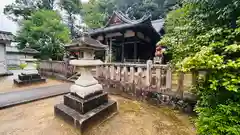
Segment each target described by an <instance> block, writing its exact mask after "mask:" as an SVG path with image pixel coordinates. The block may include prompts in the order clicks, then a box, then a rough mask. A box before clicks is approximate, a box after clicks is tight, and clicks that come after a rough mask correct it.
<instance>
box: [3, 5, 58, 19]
mask: <svg viewBox="0 0 240 135" xmlns="http://www.w3.org/2000/svg"><path fill="white" fill-rule="evenodd" d="M54 1H55V0H15V2H14V3H12V4H10V5H7V6H6V7H5V8H4V14H5V15H7V16H8V17H9V18H11V19H12V20H13V21H20V20H21V19H28V18H29V17H30V16H31V14H32V13H33V12H34V11H36V10H39V9H47V10H52V9H53V7H54V6H53V5H54Z"/></svg>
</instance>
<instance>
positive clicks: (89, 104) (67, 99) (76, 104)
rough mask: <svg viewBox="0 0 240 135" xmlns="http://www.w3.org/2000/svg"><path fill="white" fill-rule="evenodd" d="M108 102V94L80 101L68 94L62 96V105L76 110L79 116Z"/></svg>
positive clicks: (104, 93)
mask: <svg viewBox="0 0 240 135" xmlns="http://www.w3.org/2000/svg"><path fill="white" fill-rule="evenodd" d="M107 102H108V94H107V93H106V92H103V93H101V94H98V95H96V96H94V97H91V98H89V99H85V100H84V99H82V98H80V97H78V96H76V95H73V94H68V95H65V96H64V105H66V106H68V107H70V108H72V109H74V110H76V111H77V112H79V113H81V114H85V113H87V112H88V111H90V110H92V109H94V108H96V107H98V106H100V105H102V104H104V103H107Z"/></svg>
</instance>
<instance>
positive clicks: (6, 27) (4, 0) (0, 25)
mask: <svg viewBox="0 0 240 135" xmlns="http://www.w3.org/2000/svg"><path fill="white" fill-rule="evenodd" d="M14 1H15V0H0V3H1V4H0V30H2V31H9V32H12V33H13V34H15V33H16V30H17V25H16V23H14V22H13V21H11V20H9V19H8V18H7V17H6V16H5V15H4V14H3V9H4V7H5V6H6V5H8V4H11V3H13V2H14ZM82 1H83V2H87V1H88V0H82Z"/></svg>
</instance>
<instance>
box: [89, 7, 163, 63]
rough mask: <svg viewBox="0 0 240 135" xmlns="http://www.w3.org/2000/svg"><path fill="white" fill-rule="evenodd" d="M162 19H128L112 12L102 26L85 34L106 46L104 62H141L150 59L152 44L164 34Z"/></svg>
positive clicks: (152, 49) (152, 54)
mask: <svg viewBox="0 0 240 135" xmlns="http://www.w3.org/2000/svg"><path fill="white" fill-rule="evenodd" d="M163 24H164V19H159V20H154V21H152V20H151V15H148V16H147V15H145V16H143V17H142V18H141V19H139V20H131V19H130V18H129V17H127V16H126V15H124V14H123V13H122V12H114V13H113V15H112V16H111V18H110V19H109V21H108V22H107V24H106V25H105V27H103V28H98V29H95V30H92V31H90V32H89V35H90V36H91V37H92V38H94V39H96V40H98V41H100V42H101V43H102V44H106V45H108V46H109V49H108V50H107V51H106V54H105V55H106V56H107V57H106V59H107V60H108V62H134V63H141V62H145V61H146V60H149V59H153V57H154V53H155V48H156V43H157V42H158V41H159V40H160V38H161V36H162V35H163V34H164V31H163Z"/></svg>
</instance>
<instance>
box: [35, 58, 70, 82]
mask: <svg viewBox="0 0 240 135" xmlns="http://www.w3.org/2000/svg"><path fill="white" fill-rule="evenodd" d="M38 70H39V72H40V74H42V75H45V76H55V77H58V78H61V79H67V78H68V77H70V76H72V75H73V74H74V66H71V65H69V64H68V63H67V62H64V61H39V65H38Z"/></svg>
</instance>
